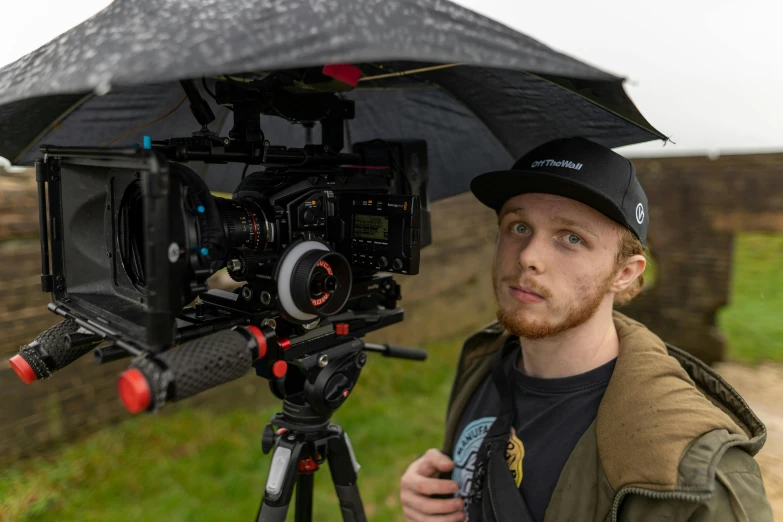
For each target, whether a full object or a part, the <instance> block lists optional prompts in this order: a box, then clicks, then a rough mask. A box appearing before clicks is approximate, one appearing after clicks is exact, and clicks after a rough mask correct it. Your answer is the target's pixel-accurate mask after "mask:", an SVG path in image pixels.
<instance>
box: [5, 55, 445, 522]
mask: <svg viewBox="0 0 783 522" xmlns="http://www.w3.org/2000/svg"><path fill="white" fill-rule="evenodd" d="M360 74H361V71H360V70H359V69H358V68H355V67H353V66H348V65H332V66H326V67H323V68H318V69H313V68H308V69H298V70H287V71H276V72H273V73H270V74H267V75H265V76H260V75H239V76H232V77H222V79H220V80H218V81H216V82H215V84H214V89H215V92H214V93H212V92H211V91H210V89H209V86H208V84H207V82H206V81H204V89H205V90H206V92H208V93H209V94H210V95H211V96H213V97H214V98H215V101H216V102H217V104H219V105H222V106H225V107H227V108H229V109H230V110H232V111H233V118H234V124H233V128H232V129H231V131H230V132H229V134H228V137H221V136H218V135H217V134H216V133H214V132H212V131H210V130H209V129H208V124H209V123H211V122H213V121H214V119H215V116H214V114H213V113H212V110H211V109H210V106H209V104H208V103H207V102H206V101H205V100H204V99H203V98H202V96H201V93H200V91H199V89H198V88H197V87H196V85H195V82H194V81H193V80H187V81H182V82H180V83H181V85H182V87H183V89H184V91H185V94H186V96H187V99H188V100H189V101H190V109H191V111H192V113H193V115H194V116H195V118H196V120H197V121H198V122H199V123H200V124H201V129H200V130H199V131H197V132H194V133H192V136H190V137H185V138H170V139H164V140H161V141H150V142H147V143H145V144H144V146H142V147H139V146H135V147H128V148H107V147H92V148H87V147H60V146H43V147H41V149H40V150H41V152H42V153H43V154H44V158H43V159H42V160H39V161H37V162H36V180H37V182H38V198H39V201H38V202H39V215H40V216H39V217H40V229H41V254H42V274H43V275H42V278H41V281H42V289H43V291H45V292H51V294H52V303H51V304H50V305H49V309H50V310H51V311H52V312H54V313H55V314H58V315H60V316H62V317H64V318H65V320H64V321H63V322H61V323H60V324H58V325H56V326H54V327H52V328H50V329H49V330H47V331H45V332H43V333H41V334H40V335H39V336H38V337H37V338H36V339H35V340H34V341H33V342H32V343H31V344H29V345H27V346H24V347H22V348H21V350H20V352H19V354H18V355H17V356H15V357H14V358H13V359H12V360H11V365H12V366H13V367H14V369H15V371H16V372H17V373H18V374H19V376H20V377H21V378H22V379H23V380H24V381H25V382H28V383H30V382H32V381H34V380H36V379H42V378H49V377H51V375H52V373H53V372H55V371H57V370H59V369H61V368H63V367H65V366H66V365H68V364H70V363H71V362H73V361H74V360H76V359H77V358H78V357H80V356H82V355H84V354H86V353H87V352H88V351H90V350H92V349H95V356H96V358H97V360H98V362H100V363H105V362H108V361H112V360H116V359H118V358H122V357H128V356H133V359H132V362H131V364H130V368H129V369H128V370H127V371H125V372H124V373H123V374H122V375H121V376H120V378H119V383H118V388H119V393H120V397H121V399H122V401H123V403H124V404H125V406H126V408H127V409H128V410H129V411H131V412H132V413H138V412H141V411H145V410H146V411H156V410H157V409H159V408H161V407H162V406H163V405H164V404H165V403H166V402H170V401H177V400H181V399H184V398H186V397H190V396H193V395H195V394H197V393H199V392H201V391H204V390H207V389H209V388H213V387H215V386H217V385H219V384H222V383H225V382H228V381H231V380H233V379H237V378H239V377H241V376H242V375H244V374H245V373H246V372H247V371H248V370H249V369H250V368H251V367H254V368H255V371H256V373H257V375H259V376H261V377H263V378H265V379H268V380H269V383H270V388H271V390H272V392H273V393H274V394H275V395H276V396H277V397H278V398H280V399H282V400H283V411H282V413H278V414H276V415H275V416H274V417H273V418H272V421H271V423H270V425H268V426H267V427H266V430H265V432H264V437H263V448H264V450H265V452H269V451H270V450H272V449H274V456H273V459H272V466H271V468H270V474H269V478H268V482H267V487H266V490H265V494H264V500H263V502H262V505H261V509H260V510H259V514H258V516H257V520H270V521H271V520H281V521H282V520H284V519H285V516H286V513H287V509H288V503H289V501H290V499H291V496H292V491H293V487H294V482H296V483H297V484H298V486H297V509H296V518H297V520H310V519H311V517H312V513H311V512H312V473H313V472H314V471H315V470H316V469H317V468H318V465H319V464H321V463H322V462H324V461H325V460H327V459H328V460H329V463H330V470H331V474H332V478H333V480H334V483H335V487H336V489H337V492H338V496H339V498H340V503H341V507H342V510H343V514H344V517H345V518H346V519H351V520H357V521H358V520H364V519H365V516H364V511H363V508H362V505H361V500H360V498H359V492H358V489H357V487H356V476H357V475H356V473H357V471H358V464H356V459H355V457H354V455H353V452H352V450H351V447H350V442H349V441H348V437H347V436H346V435H345V433H344V432H343V431H342V430H341V429H340V427H339V426H337V425H335V424H332V423H330V422H329V420H330V417H331V415H332V413H333V412H334V411H335V410H337V408H339V407H340V405H341V404H342V403H343V402H344V401H345V400H346V398H347V397H348V396H349V395H350V393H351V391H352V390H353V388H354V385H355V384H356V381H357V379H358V377H359V373H360V372H361V369H362V367H363V366H364V365H365V363H366V361H367V356H366V353H365V352H366V351H368V350H369V351H378V352H381V353H383V354H384V355H387V356H395V357H404V358H410V359H419V360H422V359H424V358H425V357H426V355H425V354H424V352H422V351H421V350H415V349H409V348H403V347H398V346H391V345H373V344H369V343H365V342H364V341H363V340H362V337H363V336H364V335H365V334H367V333H368V332H371V331H374V330H378V329H380V328H383V327H385V326H389V325H391V324H395V323H398V322H400V321H402V320H403V310H402V309H401V308H400V307H398V306H397V301H399V300H400V299H401V296H400V286H399V284H397V283H396V281H395V280H394V276H393V274H407V275H414V274H417V273H418V271H419V252H420V249H421V247H423V246H426V245H427V244H429V243H430V236H431V233H430V219H429V208H428V206H429V204H428V198H427V182H428V175H427V147H426V143H425V142H424V141H422V140H397V141H383V140H380V139H378V140H372V141H367V142H363V143H355V144H353V146H352V149H351V152H348V153H346V152H342V149H343V148H344V135H345V128H344V127H345V121H346V120H350V119H353V118H354V103H353V101H350V100H347V99H345V97H344V96H343V95H342V94H343V92H345V91H348V90H350V89H351V88H353V87H354V86H355V85H356V81H357V80H358V77H359V75H360ZM261 115H272V116H277V117H281V118H284V119H286V120H288V121H289V122H291V123H298V124H302V125H303V126H304V127H305V128H306V129H308V132H307V134H308V136H309V135H310V132H311V130H312V129H313V127H314V125H315V124H316V123H320V127H321V131H322V143H321V144H318V145H314V144H310V143H308V144H306V145H305V146H304V147H303V148H286V147H283V146H274V145H272V144H270V142H269V141H268V140H267V139H266V136H265V135H264V132H263V130H262V129H261V124H260V121H261ZM145 141H146V138H145ZM308 141H309V140H308ZM189 161H200V162H204V163H236V164H244V165H245V170H247V168H248V167H249V166H254V165H257V166H262V167H263V170H260V171H258V172H255V173H252V174H250V175H248V176H247V177H245V176H244V172H243V179H242V181H241V182H240V183H239V185H238V186H237V188H236V189H235V191H234V193H233V196H232V199H230V200H228V199H223V198H220V197H214V196H213V195H212V194H211V193H210V192H209V190H208V188H207V186H206V184H205V182H204V181H203V180H202V179H201V177H199V176H198V175H197V174H196V173H195V172H194V171H193V170H191V169H190V168H188V167H186V166H185V165H184V163H187V162H189ZM47 189H48V191H47ZM47 192H48V193H47ZM47 207H48V211H49V213H50V214H51V215H50V216H48V215H47ZM47 225H48V227H47ZM50 243H51V244H50ZM50 259H51V269H50V266H49V265H50ZM223 268H226V269H227V271H228V275H229V276H230V277H231V278H232V279H234V280H235V281H237V282H240V283H243V284H242V285H241V286H240V287H239V288H237V289H236V290H235V291H234V292H228V291H224V290H220V289H208V284H207V279H208V278H209V277H210V276H211V275H212V274H214V273H215V272H216V271H218V270H220V269H223ZM273 426H277V429H274V428H273Z"/></svg>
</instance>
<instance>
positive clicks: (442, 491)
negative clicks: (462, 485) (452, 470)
mask: <svg viewBox="0 0 783 522" xmlns="http://www.w3.org/2000/svg"><path fill="white" fill-rule="evenodd" d="M403 488H404V489H409V490H410V491H413V492H414V493H417V494H419V495H424V496H431V495H453V494H454V493H456V492H457V491H458V490H459V485H458V484H457V483H456V482H455V481H453V480H446V479H436V478H430V477H424V476H422V475H413V476H411V477H409V478H408V480H406V481H405V484H403Z"/></svg>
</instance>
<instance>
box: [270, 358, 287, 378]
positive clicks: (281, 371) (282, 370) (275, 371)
mask: <svg viewBox="0 0 783 522" xmlns="http://www.w3.org/2000/svg"><path fill="white" fill-rule="evenodd" d="M287 371H288V363H287V362H285V361H277V362H276V363H275V364H273V365H272V375H274V376H275V377H277V378H278V379H280V378H281V377H283V376H284V375H285V374H286V372H287Z"/></svg>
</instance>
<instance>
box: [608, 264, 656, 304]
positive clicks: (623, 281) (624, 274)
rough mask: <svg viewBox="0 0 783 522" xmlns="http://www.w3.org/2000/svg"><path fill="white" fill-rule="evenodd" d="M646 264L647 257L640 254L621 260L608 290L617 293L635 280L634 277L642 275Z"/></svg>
mask: <svg viewBox="0 0 783 522" xmlns="http://www.w3.org/2000/svg"><path fill="white" fill-rule="evenodd" d="M646 266H647V259H645V257H644V256H641V255H636V256H631V257H629V258H628V259H626V260H625V261H623V262H622V264H621V265H620V267H619V269H618V272H617V274H616V275H615V276H614V283H613V284H612V286H611V287H610V288H609V291H610V292H613V293H615V294H619V293H620V292H622V291H623V290H625V289H626V288H628V287H629V286H631V284H633V282H634V281H636V278H638V277H639V276H640V275H642V273H643V272H644V269H645V267H646Z"/></svg>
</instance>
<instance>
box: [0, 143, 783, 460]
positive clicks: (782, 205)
mask: <svg viewBox="0 0 783 522" xmlns="http://www.w3.org/2000/svg"><path fill="white" fill-rule="evenodd" d="M634 163H635V164H636V165H637V167H638V170H639V177H640V179H641V181H642V184H643V185H644V187H645V189H646V190H647V193H648V196H649V200H650V203H651V204H650V209H649V210H650V212H649V213H650V217H651V227H650V231H649V237H650V243H651V247H652V252H653V256H654V257H655V261H656V265H657V268H658V273H657V278H656V283H655V285H654V286H653V287H652V288H650V289H649V290H647V291H646V292H645V293H644V294H643V295H642V296H641V297H640V298H638V299H637V301H634V302H633V303H632V304H631V305H629V306H628V307H626V308H625V309H624V311H625V312H626V313H628V314H629V315H632V316H634V317H636V318H638V319H640V320H642V321H643V322H645V323H646V324H648V325H649V326H650V327H651V328H652V329H653V330H655V331H656V332H658V333H660V334H661V335H662V336H663V337H664V338H665V339H667V340H668V341H670V342H672V343H673V344H676V345H678V346H680V347H682V348H684V349H686V350H688V351H690V352H692V353H694V354H696V355H698V356H700V357H702V358H704V359H705V360H708V361H710V362H713V361H716V360H719V359H720V358H721V357H722V354H723V350H724V341H723V340H722V339H721V337H720V335H719V333H718V331H717V326H716V324H715V316H716V312H717V310H718V309H719V308H720V307H721V306H724V305H726V304H727V303H728V302H729V289H730V285H731V282H730V273H731V272H730V270H731V258H732V237H733V234H734V233H736V232H739V231H750V230H753V231H763V230H770V231H783V154H766V155H750V156H725V157H722V158H720V159H718V160H716V161H711V160H709V159H707V158H701V157H693V158H668V159H644V160H636V161H634ZM36 201H37V200H36V188H35V182H34V181H33V178H32V176H31V175H29V176H8V175H0V283H2V294H0V327H2V332H3V335H2V336H0V389H2V390H3V396H2V399H0V465H2V464H3V463H7V462H10V461H12V460H14V459H17V458H19V457H20V456H23V455H29V454H35V453H37V452H40V451H41V449H42V448H46V447H50V446H51V445H52V444H53V443H56V442H58V441H63V440H69V439H72V438H74V437H76V436H79V435H82V434H85V433H90V432H92V431H94V430H95V429H97V428H98V427H100V426H104V425H106V424H108V423H110V422H115V421H118V420H122V419H124V418H127V417H128V414H127V413H126V412H125V410H124V409H123V408H122V407H121V405H120V402H119V399H118V397H117V392H116V388H115V387H116V377H117V375H118V374H119V373H120V372H121V371H122V370H123V369H124V368H125V366H126V365H127V361H117V362H115V363H111V364H108V365H105V366H98V365H96V364H94V362H93V361H92V359H91V357H90V356H89V355H88V356H85V357H83V358H82V359H81V360H79V361H77V362H76V363H74V364H73V365H71V366H69V367H67V368H65V369H63V370H61V371H60V372H58V373H57V374H56V376H55V378H53V379H50V380H48V381H42V382H35V383H33V384H32V385H25V384H23V383H22V382H21V381H20V380H19V379H18V378H17V377H16V374H14V373H13V371H12V370H11V369H10V368H9V366H8V364H7V362H6V361H7V359H8V358H9V357H10V356H11V355H13V354H14V353H16V351H17V350H18V347H19V346H20V345H21V344H24V343H27V342H29V341H31V340H32V339H33V338H34V337H35V336H36V335H37V334H38V333H39V332H40V331H42V330H44V329H45V328H47V327H48V326H51V325H52V324H54V323H56V322H57V321H58V319H57V318H56V317H55V316H54V315H53V314H51V313H50V312H48V311H47V310H46V304H47V303H48V302H49V296H48V294H44V293H42V292H41V291H40V279H39V276H40V258H39V256H40V244H39V241H38V239H37V232H38V225H37V202H36ZM432 214H433V220H432V222H433V244H432V245H431V246H430V247H428V248H426V249H424V250H422V267H421V273H420V275H418V276H412V277H402V278H400V279H399V280H400V282H401V284H402V295H403V300H402V305H403V306H404V307H405V310H406V321H405V322H404V323H402V324H399V325H394V326H392V327H389V328H387V329H384V330H382V331H378V332H374V333H373V334H371V335H370V336H368V339H367V340H368V341H371V342H381V341H383V342H393V343H397V344H403V345H408V346H418V345H421V344H423V343H426V342H427V341H429V340H433V339H438V338H442V337H444V336H449V335H458V334H464V333H467V332H468V331H470V330H473V329H476V328H478V327H480V326H481V325H483V324H485V323H487V322H488V321H490V320H491V319H492V318H493V317H494V298H493V296H492V285H491V280H490V267H491V262H492V252H493V248H494V238H495V228H496V226H495V216H494V213H493V212H492V211H491V210H489V209H487V208H485V207H483V206H482V205H480V204H479V203H478V202H476V201H475V199H474V198H473V197H472V196H471V195H470V194H463V195H460V196H457V197H454V198H450V199H448V200H444V201H439V202H437V203H435V204H433V208H432ZM226 397H228V398H229V399H230V402H231V403H234V402H235V401H236V399H237V397H244V399H243V400H244V401H250V402H258V401H264V400H268V399H267V398H268V394H267V392H266V387H265V383H262V382H260V379H258V378H257V377H255V376H254V375H248V376H247V377H244V378H242V379H239V380H238V381H235V382H234V383H230V384H227V385H224V386H221V387H219V388H217V389H215V390H211V391H210V392H207V393H204V394H202V395H200V396H198V397H194V398H193V399H190V400H188V401H185V402H184V404H186V405H193V404H199V405H204V406H210V405H215V404H223V403H225V402H226V401H225V399H226ZM172 409H173V408H172Z"/></svg>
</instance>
